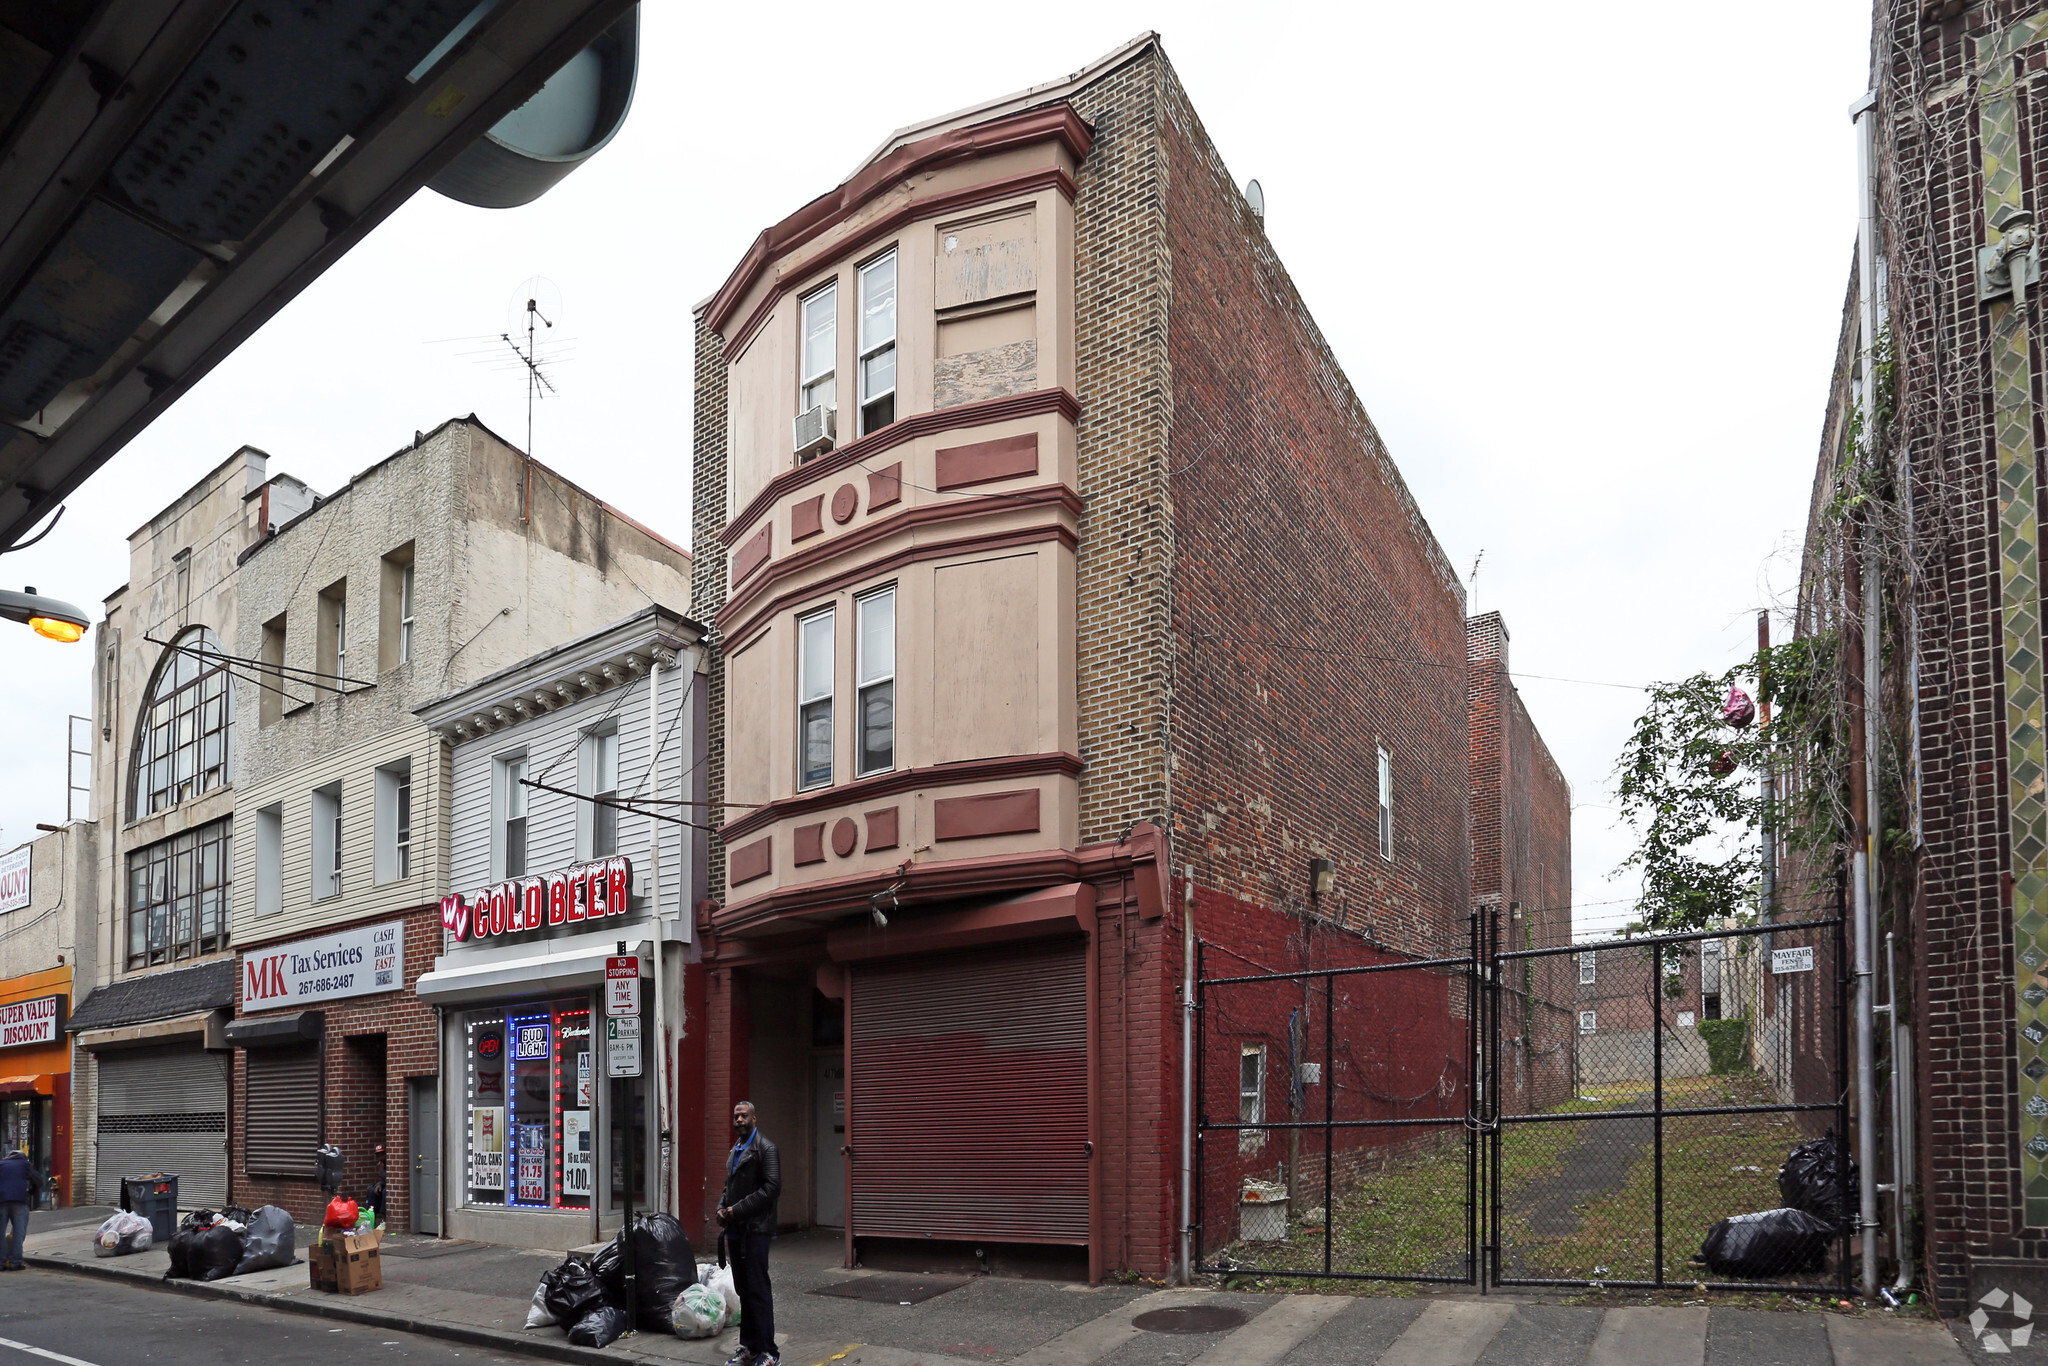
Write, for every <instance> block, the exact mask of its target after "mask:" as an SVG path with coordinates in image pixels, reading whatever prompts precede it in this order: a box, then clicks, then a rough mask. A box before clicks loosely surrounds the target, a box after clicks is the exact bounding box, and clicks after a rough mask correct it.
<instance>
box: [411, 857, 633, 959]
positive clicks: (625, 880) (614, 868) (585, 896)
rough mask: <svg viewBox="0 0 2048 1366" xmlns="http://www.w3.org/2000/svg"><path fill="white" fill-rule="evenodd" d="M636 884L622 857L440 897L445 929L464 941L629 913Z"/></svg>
mask: <svg viewBox="0 0 2048 1366" xmlns="http://www.w3.org/2000/svg"><path fill="white" fill-rule="evenodd" d="M632 885H633V861H632V860H631V859H629V858H625V857H623V856H621V857H618V858H608V859H600V860H598V861H597V862H595V863H579V864H577V865H576V866H575V867H574V868H569V869H566V870H564V871H562V872H559V873H549V874H547V875H546V876H545V877H521V878H513V879H511V880H510V881H507V882H500V883H498V884H497V885H496V886H494V887H486V888H484V889H483V890H481V891H479V892H476V893H474V894H473V895H472V896H471V897H470V898H469V899H467V900H465V899H464V898H463V897H462V895H461V894H460V893H453V894H450V895H448V896H444V897H442V898H441V928H442V929H444V930H446V931H447V932H448V933H449V934H450V935H452V936H453V937H454V938H455V940H456V941H457V942H458V943H460V942H462V941H464V940H468V939H471V938H475V939H495V938H498V937H500V936H502V935H512V934H525V933H526V932H527V931H529V930H539V929H548V930H559V929H561V928H562V927H564V926H566V925H576V924H579V923H581V922H583V921H587V920H603V919H604V918H606V917H607V916H614V915H624V914H626V911H627V901H628V898H629V893H630V890H631V888H632Z"/></svg>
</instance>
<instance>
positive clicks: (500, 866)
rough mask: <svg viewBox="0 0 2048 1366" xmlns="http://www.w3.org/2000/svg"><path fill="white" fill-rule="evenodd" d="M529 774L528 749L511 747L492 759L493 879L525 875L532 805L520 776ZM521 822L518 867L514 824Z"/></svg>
mask: <svg viewBox="0 0 2048 1366" xmlns="http://www.w3.org/2000/svg"><path fill="white" fill-rule="evenodd" d="M525 776H526V751H525V750H524V749H517V750H510V751H508V752H506V753H504V754H499V755H496V756H494V757H493V758H492V760H491V880H492V881H494V882H502V881H504V880H505V879H506V878H514V877H523V876H525V874H526V856H527V854H528V853H530V852H531V850H530V849H529V847H528V841H529V835H530V831H529V829H528V825H529V823H530V819H531V818H530V815H529V812H530V811H531V807H530V806H528V804H527V797H528V796H529V795H530V794H529V791H528V789H527V788H524V787H521V786H520V785H519V779H521V778H523V777H525ZM514 821H518V822H519V830H518V834H519V858H518V860H517V862H518V864H519V866H518V867H517V868H514V867H513V866H512V864H513V862H514V860H513V858H512V843H513V841H512V835H513V829H512V823H513V822H514Z"/></svg>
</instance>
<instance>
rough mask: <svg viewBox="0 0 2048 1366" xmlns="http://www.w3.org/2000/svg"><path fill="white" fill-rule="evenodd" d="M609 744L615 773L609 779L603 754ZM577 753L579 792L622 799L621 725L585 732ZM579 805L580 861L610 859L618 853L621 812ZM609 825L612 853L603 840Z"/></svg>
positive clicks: (601, 807)
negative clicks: (620, 786)
mask: <svg viewBox="0 0 2048 1366" xmlns="http://www.w3.org/2000/svg"><path fill="white" fill-rule="evenodd" d="M607 742H609V747H610V749H611V766H612V771H611V773H610V774H609V775H606V774H605V773H604V772H603V769H604V763H603V759H604V751H605V749H606V747H607ZM577 751H578V752H577V755H576V790H577V791H579V792H581V793H582V794H583V795H584V796H586V797H610V798H612V799H613V800H617V798H618V795H619V726H618V722H616V721H611V722H607V723H605V724H604V725H601V726H593V727H592V728H591V729H589V730H587V731H585V732H583V742H582V744H581V745H579V746H578V747H577ZM607 776H609V777H610V779H611V782H610V784H609V785H606V783H605V781H604V780H605V778H606V777H607ZM577 805H578V806H581V807H583V808H585V810H584V812H583V813H582V814H583V819H582V820H580V821H578V822H577V823H576V825H577V830H576V835H577V839H576V843H577V845H578V848H579V851H580V852H579V854H578V857H579V858H581V859H583V860H589V859H600V858H610V857H611V856H612V855H614V854H616V853H618V852H619V808H617V807H616V806H600V805H598V804H597V803H596V802H578V803H577ZM607 825H609V826H610V833H611V840H610V844H611V847H610V848H609V849H607V848H605V847H604V845H605V843H606V841H605V840H604V839H602V838H600V835H601V833H602V832H603V830H604V828H605V827H606V826H607Z"/></svg>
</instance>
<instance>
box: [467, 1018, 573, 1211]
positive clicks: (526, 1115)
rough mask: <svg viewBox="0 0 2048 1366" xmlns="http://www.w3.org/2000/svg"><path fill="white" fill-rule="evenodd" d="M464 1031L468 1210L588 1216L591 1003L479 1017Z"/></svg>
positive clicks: (470, 1020)
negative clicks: (481, 1208) (493, 1207)
mask: <svg viewBox="0 0 2048 1366" xmlns="http://www.w3.org/2000/svg"><path fill="white" fill-rule="evenodd" d="M465 1025H466V1036H467V1044H468V1055H469V1060H468V1075H467V1078H466V1083H467V1091H468V1101H469V1104H468V1114H469V1145H468V1168H469V1176H468V1180H469V1203H471V1204H473V1205H509V1206H513V1207H516V1208H524V1209H589V1208H590V1188H591V1165H592V1162H593V1161H594V1159H595V1141H596V1130H595V1126H594V1125H593V1123H592V1118H593V1102H594V1099H595V1096H596V1092H595V1089H594V1086H593V1082H592V1078H591V1066H592V1059H591V1052H590V1003H589V1001H588V1000H587V999H576V1000H569V1001H555V1002H544V1003H536V1004H533V1005H526V1006H514V1007H512V1008H510V1009H508V1010H491V1011H478V1012H476V1013H473V1014H471V1015H470V1016H469V1017H468V1018H467V1020H466V1021H465Z"/></svg>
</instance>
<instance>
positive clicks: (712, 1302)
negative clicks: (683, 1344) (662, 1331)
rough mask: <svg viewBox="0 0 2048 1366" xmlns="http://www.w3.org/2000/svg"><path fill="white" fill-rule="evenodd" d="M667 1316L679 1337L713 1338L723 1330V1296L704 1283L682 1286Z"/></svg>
mask: <svg viewBox="0 0 2048 1366" xmlns="http://www.w3.org/2000/svg"><path fill="white" fill-rule="evenodd" d="M668 1317H669V1322H670V1323H671V1324H673V1325H675V1330H676V1336H677V1337H679V1338H715V1337H717V1336H718V1335H719V1334H720V1333H723V1332H724V1331H725V1297H724V1296H722V1295H720V1294H719V1293H718V1292H717V1291H716V1290H713V1289H712V1288H711V1287H709V1286H706V1285H689V1286H684V1287H683V1293H682V1294H680V1295H678V1296H676V1302H675V1305H674V1307H673V1308H671V1309H670V1310H669V1316H668Z"/></svg>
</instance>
